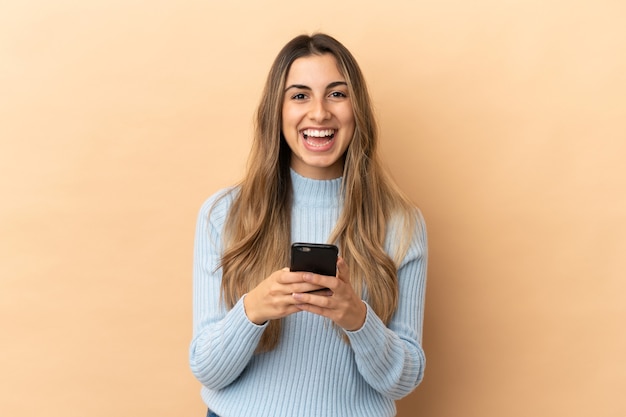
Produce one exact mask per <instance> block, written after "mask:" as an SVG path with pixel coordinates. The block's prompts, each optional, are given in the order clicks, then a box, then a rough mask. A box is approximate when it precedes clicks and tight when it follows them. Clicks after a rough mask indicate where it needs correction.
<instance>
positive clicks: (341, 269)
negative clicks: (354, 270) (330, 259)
mask: <svg viewBox="0 0 626 417" xmlns="http://www.w3.org/2000/svg"><path fill="white" fill-rule="evenodd" d="M337 278H339V279H340V280H342V281H343V282H349V281H350V268H348V264H347V263H346V261H345V260H344V259H343V258H342V257H339V258H337Z"/></svg>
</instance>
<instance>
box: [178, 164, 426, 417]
mask: <svg viewBox="0 0 626 417" xmlns="http://www.w3.org/2000/svg"><path fill="white" fill-rule="evenodd" d="M291 179H292V185H293V190H294V199H293V206H292V207H293V208H292V219H291V239H292V242H312V243H326V242H327V241H328V239H329V237H330V234H331V232H332V230H333V228H334V226H335V224H336V222H337V219H338V217H339V214H340V211H341V205H342V203H341V202H342V198H341V194H340V193H341V179H334V180H324V181H322V180H312V179H308V178H304V177H301V176H300V175H298V174H296V173H295V172H294V171H292V172H291ZM236 192H237V188H230V189H226V190H222V191H220V192H218V193H216V194H215V195H213V196H212V197H211V198H209V199H208V200H207V201H206V202H205V203H204V204H203V206H202V208H201V210H200V214H199V216H198V222H197V227H196V239H195V248H194V288H193V290H194V303H193V306H194V308H193V318H194V325H193V339H192V342H191V346H190V366H191V369H192V371H193V373H194V375H195V376H196V378H197V379H198V380H199V381H200V382H201V383H202V385H203V387H202V398H203V399H204V401H205V403H206V404H207V406H208V407H209V408H210V409H211V410H213V411H214V412H215V413H217V414H218V415H220V417H247V416H254V417H309V416H310V417H320V416H336V417H344V416H345V417H348V416H354V417H357V416H358V417H388V416H393V415H395V413H396V407H395V400H396V399H399V398H401V397H403V396H405V395H407V394H409V393H410V392H411V391H412V390H413V389H414V388H415V387H416V386H417V385H418V384H419V383H420V381H421V380H422V377H423V373H424V366H425V356H424V351H423V349H422V346H421V339H422V323H423V312H424V291H425V287H426V261H427V256H426V253H427V244H426V231H425V226H424V223H423V219H422V217H421V215H420V214H419V212H418V219H419V221H418V224H417V225H416V229H415V230H413V231H410V230H401V231H398V232H402V233H412V242H411V246H410V248H409V251H408V253H407V254H406V256H405V258H404V260H403V261H402V262H401V265H400V267H399V269H398V283H399V294H400V298H399V304H398V309H397V311H396V313H395V314H394V316H393V318H392V319H391V321H390V322H389V324H388V325H385V324H384V323H383V322H382V321H381V320H380V319H379V318H378V316H377V315H376V314H375V313H374V311H373V310H372V309H371V307H370V306H369V305H368V304H367V299H365V300H364V301H365V302H366V306H367V317H366V320H365V323H364V325H363V326H362V327H361V329H359V330H356V331H352V332H347V331H346V332H345V334H347V336H348V338H349V340H350V343H349V344H348V343H346V342H345V341H344V340H342V337H341V335H340V334H339V332H338V331H337V330H336V329H335V328H334V326H332V325H331V324H330V322H329V321H328V319H325V318H323V317H320V316H317V315H314V314H311V313H308V312H299V313H296V314H292V315H290V316H288V317H286V318H285V319H283V329H282V334H281V339H280V342H279V344H278V346H277V347H276V348H275V349H274V350H272V351H270V352H267V353H261V354H255V349H256V347H257V345H258V342H259V340H260V338H261V335H262V334H263V331H264V330H265V327H266V326H267V325H266V324H265V325H261V326H259V325H256V324H254V323H252V322H251V321H250V320H248V318H247V316H246V313H245V311H244V307H243V298H244V297H245V295H244V297H242V298H241V299H240V300H239V301H238V302H237V304H236V305H235V306H234V307H233V308H232V309H230V310H226V309H225V308H224V307H223V306H222V303H220V282H221V270H220V269H219V268H217V266H218V265H219V261H220V256H221V254H222V239H221V234H222V230H223V226H224V222H225V220H226V216H227V214H228V210H229V207H230V205H231V203H232V201H233V196H234V195H235V193H236ZM222 196H223V197H224V198H220V197H222ZM386 240H387V244H386V250H388V251H389V250H391V249H390V248H391V247H392V246H393V243H394V241H396V240H397V239H396V238H394V236H393V235H391V234H388V236H387V239H386ZM286 266H287V265H286Z"/></svg>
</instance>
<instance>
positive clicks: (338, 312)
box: [292, 258, 367, 331]
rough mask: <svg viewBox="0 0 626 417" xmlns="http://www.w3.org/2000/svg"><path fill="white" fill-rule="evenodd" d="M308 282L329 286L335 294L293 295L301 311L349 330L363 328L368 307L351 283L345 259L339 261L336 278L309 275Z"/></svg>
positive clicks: (305, 276) (306, 277)
mask: <svg viewBox="0 0 626 417" xmlns="http://www.w3.org/2000/svg"><path fill="white" fill-rule="evenodd" d="M304 280H305V281H307V282H310V283H312V284H316V285H319V286H321V287H326V288H328V289H329V290H330V291H331V292H332V294H331V295H318V294H314V293H294V294H292V296H293V298H295V299H296V300H297V301H298V302H299V304H298V305H297V307H298V308H299V309H301V310H302V311H308V312H310V313H313V314H318V315H320V316H324V317H328V318H329V319H331V320H332V321H334V322H335V323H336V324H337V325H338V326H340V327H342V328H343V329H345V330H348V331H355V330H359V329H360V328H361V327H362V326H363V323H365V316H366V314H367V307H366V306H365V303H363V301H362V300H361V297H359V296H358V295H357V294H356V293H355V292H354V289H353V288H352V284H350V269H349V268H348V265H347V264H346V262H345V261H344V260H343V258H339V259H338V260H337V276H336V277H329V276H325V275H317V274H313V273H307V274H304Z"/></svg>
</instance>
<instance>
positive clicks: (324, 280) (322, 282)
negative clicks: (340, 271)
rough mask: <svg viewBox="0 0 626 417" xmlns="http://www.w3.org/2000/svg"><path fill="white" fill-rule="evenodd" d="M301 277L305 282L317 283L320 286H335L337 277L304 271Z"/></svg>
mask: <svg viewBox="0 0 626 417" xmlns="http://www.w3.org/2000/svg"><path fill="white" fill-rule="evenodd" d="M302 278H303V279H304V281H305V282H308V283H311V284H315V285H318V286H319V287H321V288H330V289H335V288H337V277H330V276H326V275H319V274H312V273H306V274H304V275H303V277H302Z"/></svg>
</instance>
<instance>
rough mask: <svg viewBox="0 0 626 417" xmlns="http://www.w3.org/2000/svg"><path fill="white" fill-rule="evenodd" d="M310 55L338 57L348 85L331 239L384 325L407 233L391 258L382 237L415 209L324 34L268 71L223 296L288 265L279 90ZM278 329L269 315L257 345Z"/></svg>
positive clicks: (352, 79) (230, 238)
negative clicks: (393, 176)
mask: <svg viewBox="0 0 626 417" xmlns="http://www.w3.org/2000/svg"><path fill="white" fill-rule="evenodd" d="M314 54H317V55H322V54H331V55H333V56H334V57H335V58H336V60H337V65H338V68H339V71H340V72H341V74H342V75H343V76H344V77H345V79H346V81H347V84H348V89H349V96H350V97H351V100H352V101H351V103H352V108H353V111H354V116H355V132H354V137H353V138H352V141H351V143H350V145H349V147H348V149H347V151H346V155H345V164H344V170H343V179H342V189H343V193H344V196H345V199H344V201H345V202H344V206H343V210H342V213H341V215H340V218H339V220H338V222H337V225H336V226H335V229H334V231H333V233H332V236H331V237H330V239H329V241H330V242H333V243H337V244H338V245H339V246H340V250H341V254H342V256H343V258H344V259H345V260H346V262H347V264H348V265H349V267H350V275H351V277H350V279H351V282H352V285H353V286H354V288H355V291H357V294H359V293H363V291H364V289H366V293H367V302H368V303H369V304H370V305H371V307H372V309H373V310H374V311H375V312H376V314H377V315H378V316H379V317H380V318H381V319H382V320H383V321H384V322H385V323H388V322H389V320H390V319H391V316H392V315H393V313H394V311H395V310H396V307H397V304H398V284H397V272H396V271H397V267H398V263H399V261H400V259H401V258H402V257H403V256H404V253H405V252H406V250H407V247H408V242H409V238H410V236H406V235H407V234H406V233H405V234H404V235H405V238H404V239H402V241H400V242H393V246H394V248H395V250H394V253H393V254H392V256H393V259H392V257H390V256H389V255H388V254H387V253H386V252H385V250H384V245H385V237H386V236H387V232H388V229H389V227H394V228H398V229H397V230H412V225H413V224H414V222H415V217H414V213H415V210H414V209H413V207H412V205H411V203H410V202H409V200H408V199H407V198H406V197H405V196H404V195H403V194H402V193H401V192H400V191H399V189H398V188H397V187H396V186H395V185H394V183H393V182H392V181H391V180H390V179H389V177H388V175H387V174H386V173H385V172H384V170H383V169H382V166H381V164H380V161H379V156H378V151H377V143H378V130H377V126H376V121H375V118H374V114H373V110H372V105H371V102H370V98H369V93H368V91H367V87H366V84H365V79H364V77H363V75H362V73H361V70H360V68H359V66H358V64H357V62H356V60H355V59H354V57H353V56H352V54H351V53H350V52H349V51H348V49H346V48H345V47H344V46H343V45H342V44H341V43H340V42H338V41H337V40H336V39H334V38H332V37H331V36H328V35H325V34H314V35H312V36H307V35H301V36H298V37H296V38H294V39H292V40H291V41H290V42H289V43H287V44H286V45H285V46H284V47H283V49H282V50H281V51H280V53H279V54H278V56H277V57H276V59H275V60H274V63H273V65H272V67H271V69H270V72H269V75H268V78H267V81H266V84H265V88H264V91H263V94H262V98H261V102H260V104H259V107H258V110H257V113H256V119H255V131H254V138H253V144H252V150H251V152H250V156H249V160H248V166H247V172H246V175H245V176H244V178H243V180H242V181H241V183H240V184H239V188H238V193H237V195H236V197H235V199H234V202H233V204H232V206H231V208H230V212H229V214H228V218H227V220H226V225H225V233H224V242H223V243H224V247H225V250H224V254H223V256H222V260H221V267H222V272H223V274H222V287H221V289H222V300H223V301H224V302H225V304H226V306H227V307H228V308H232V307H233V306H234V305H235V303H236V302H237V300H239V299H240V298H241V296H242V295H243V294H245V293H247V292H248V291H250V290H252V289H253V288H254V287H256V286H257V285H258V284H259V283H260V282H261V281H262V280H263V279H265V278H266V277H267V276H269V275H270V274H271V273H272V272H274V271H276V270H278V269H280V268H283V267H285V266H286V265H288V261H289V243H290V230H291V221H290V217H291V201H292V190H291V176H290V156H291V151H290V149H289V147H288V145H287V143H286V141H285V139H284V137H283V136H282V133H281V125H282V105H283V90H284V87H285V82H286V78H287V74H288V72H289V69H290V67H291V64H292V63H293V62H294V61H295V60H296V59H298V58H301V57H306V56H310V55H314ZM406 227H408V229H405V228H406ZM280 332H281V320H272V321H271V322H270V323H269V324H268V327H267V329H266V330H265V332H264V333H263V337H262V339H261V341H260V343H259V347H258V351H267V350H271V349H273V348H274V347H275V346H276V344H277V343H278V341H279V338H280Z"/></svg>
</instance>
